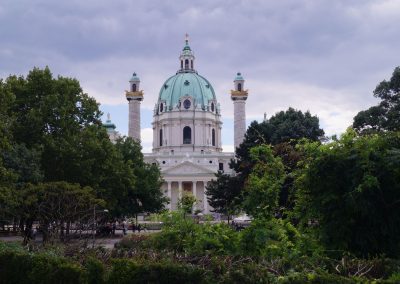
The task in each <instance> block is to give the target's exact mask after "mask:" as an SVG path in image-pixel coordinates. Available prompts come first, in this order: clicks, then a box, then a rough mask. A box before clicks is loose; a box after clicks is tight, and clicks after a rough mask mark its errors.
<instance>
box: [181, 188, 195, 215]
mask: <svg viewBox="0 0 400 284" xmlns="http://www.w3.org/2000/svg"><path fill="white" fill-rule="evenodd" d="M195 204H196V197H194V196H193V194H191V193H186V192H185V193H184V194H183V196H182V198H180V199H179V200H178V208H179V209H180V210H182V211H183V214H184V216H186V214H190V213H192V210H193V206H194V205H195Z"/></svg>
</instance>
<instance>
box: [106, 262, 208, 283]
mask: <svg viewBox="0 0 400 284" xmlns="http://www.w3.org/2000/svg"><path fill="white" fill-rule="evenodd" d="M204 281H205V276H204V271H202V270H200V269H197V268H193V267H190V266H187V265H186V266H185V265H179V264H174V263H136V262H134V261H131V260H127V259H118V260H114V261H113V265H112V270H111V273H110V277H109V279H108V282H110V283H118V284H124V283H127V284H128V283H132V284H134V283H203V282H204Z"/></svg>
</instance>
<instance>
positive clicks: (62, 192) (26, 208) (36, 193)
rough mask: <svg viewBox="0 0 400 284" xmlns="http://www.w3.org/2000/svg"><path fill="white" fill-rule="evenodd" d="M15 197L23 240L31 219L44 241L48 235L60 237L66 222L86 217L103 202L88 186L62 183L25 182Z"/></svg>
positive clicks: (63, 232)
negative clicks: (35, 183)
mask: <svg viewBox="0 0 400 284" xmlns="http://www.w3.org/2000/svg"><path fill="white" fill-rule="evenodd" d="M17 196H18V203H17V208H16V212H18V214H19V218H20V220H23V222H24V224H25V226H24V227H25V229H24V230H23V232H24V242H26V241H27V240H28V238H29V237H30V232H31V229H32V224H33V222H34V221H38V222H39V224H40V228H41V230H42V232H43V234H44V241H46V240H47V238H48V237H50V234H59V236H60V237H63V236H64V234H65V233H68V230H69V224H71V223H72V222H75V223H76V222H78V221H82V220H83V219H86V220H87V219H90V218H91V217H92V216H93V214H92V212H93V208H94V206H98V207H104V205H105V203H104V201H103V200H101V199H97V198H96V193H95V192H94V191H93V189H92V188H90V187H81V186H80V185H79V184H70V183H66V182H50V183H39V184H37V185H33V184H26V185H25V186H24V187H23V188H22V189H21V190H19V191H17Z"/></svg>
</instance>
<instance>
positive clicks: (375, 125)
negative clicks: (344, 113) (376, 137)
mask: <svg viewBox="0 0 400 284" xmlns="http://www.w3.org/2000/svg"><path fill="white" fill-rule="evenodd" d="M374 96H375V97H376V98H379V99H381V102H380V103H379V104H378V105H377V106H373V107H370V108H369V109H367V110H364V111H360V112H359V113H358V114H357V115H356V116H355V117H354V122H353V128H354V129H356V130H357V131H358V132H360V133H364V134H368V133H374V132H378V131H399V130H400V67H396V68H395V69H394V71H393V74H392V77H391V78H390V80H389V81H386V80H383V81H382V82H380V83H379V85H378V86H377V87H376V88H375V90H374Z"/></svg>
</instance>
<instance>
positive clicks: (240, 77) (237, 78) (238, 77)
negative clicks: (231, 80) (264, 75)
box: [235, 72, 244, 81]
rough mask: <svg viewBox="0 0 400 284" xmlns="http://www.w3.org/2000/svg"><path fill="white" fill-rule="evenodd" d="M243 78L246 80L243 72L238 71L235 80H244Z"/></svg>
mask: <svg viewBox="0 0 400 284" xmlns="http://www.w3.org/2000/svg"><path fill="white" fill-rule="evenodd" d="M243 80H244V79H243V76H242V74H241V73H240V72H238V73H237V74H236V77H235V81H243Z"/></svg>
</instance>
